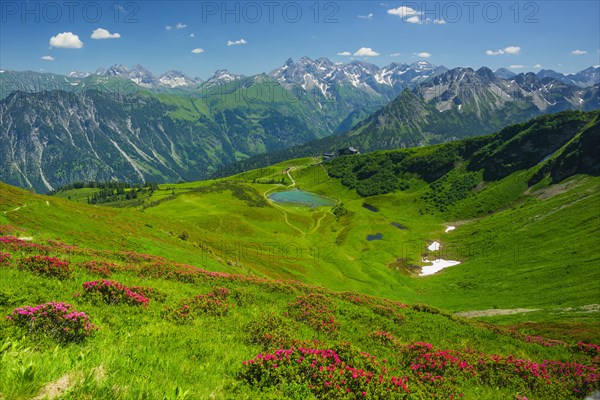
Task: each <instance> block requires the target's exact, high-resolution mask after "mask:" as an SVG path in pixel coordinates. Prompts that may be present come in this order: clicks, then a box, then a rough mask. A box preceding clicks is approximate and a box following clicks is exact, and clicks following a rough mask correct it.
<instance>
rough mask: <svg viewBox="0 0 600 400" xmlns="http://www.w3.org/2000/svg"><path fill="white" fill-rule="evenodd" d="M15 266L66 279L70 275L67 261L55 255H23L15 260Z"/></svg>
mask: <svg viewBox="0 0 600 400" xmlns="http://www.w3.org/2000/svg"><path fill="white" fill-rule="evenodd" d="M17 266H18V267H19V269H22V270H25V271H30V272H33V273H36V274H38V275H43V276H48V277H53V278H59V279H66V278H69V277H70V276H71V269H70V267H69V262H68V261H63V260H61V259H59V258H56V257H48V256H30V257H24V258H21V259H19V261H18V262H17Z"/></svg>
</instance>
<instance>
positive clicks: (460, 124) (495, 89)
mask: <svg viewBox="0 0 600 400" xmlns="http://www.w3.org/2000/svg"><path fill="white" fill-rule="evenodd" d="M498 75H502V76H507V74H506V71H496V73H494V72H492V71H491V70H490V69H488V68H485V67H483V68H480V69H479V70H477V71H475V70H473V69H471V68H454V69H452V70H448V69H446V68H445V67H437V66H434V65H432V64H429V63H427V62H424V61H422V62H418V63H414V64H411V65H408V64H397V63H394V64H390V65H389V66H386V67H384V68H379V67H377V66H375V65H373V64H368V63H363V62H359V61H353V62H350V63H347V64H335V63H333V62H331V61H330V60H328V59H325V58H320V59H317V60H311V59H309V58H307V57H303V58H301V59H300V60H298V61H297V62H294V61H292V60H291V59H290V60H288V61H287V62H286V63H285V64H284V65H283V66H281V67H280V68H277V69H275V70H274V71H272V72H270V73H269V74H259V75H255V76H250V77H245V76H243V75H236V74H232V73H230V72H228V71H226V70H219V71H216V72H215V74H214V75H213V76H212V77H210V78H209V79H207V80H206V81H201V80H200V79H197V78H190V77H188V76H186V75H185V74H183V73H181V72H177V71H169V72H167V73H165V74H162V75H160V76H158V77H156V76H155V75H153V74H152V73H151V72H149V71H148V70H146V69H145V68H143V67H142V66H139V65H136V66H134V67H132V68H131V69H128V68H126V67H124V66H122V65H115V66H112V67H110V68H108V69H102V68H100V69H98V70H97V71H96V72H95V73H93V74H88V73H82V72H78V71H73V72H72V73H71V74H69V76H63V75H56V74H40V73H35V72H15V71H2V73H0V80H1V82H0V83H2V85H0V87H2V88H3V93H2V95H3V96H4V97H3V100H1V101H0V144H1V146H0V163H1V164H2V165H3V168H2V172H1V173H0V179H1V180H3V181H5V182H7V183H11V184H14V185H18V186H22V187H30V188H33V189H35V190H37V191H49V190H53V189H55V188H56V187H57V186H61V185H65V184H68V183H71V182H73V181H81V180H113V179H118V180H126V181H134V182H139V181H159V182H164V181H177V180H181V179H183V180H195V179H202V178H205V177H207V176H210V175H211V174H215V173H216V174H221V175H223V174H227V173H231V172H239V171H240V170H244V169H247V168H249V167H253V168H254V167H257V166H262V165H266V164H268V163H272V162H273V161H282V160H284V159H289V158H293V157H290V155H293V156H296V157H297V156H300V155H306V156H314V155H318V154H320V153H321V152H323V151H329V150H335V149H338V148H341V147H346V146H355V147H358V148H359V149H360V150H361V151H363V152H365V151H373V150H381V149H390V148H397V147H412V146H422V145H425V144H434V143H441V142H446V141H452V140H456V139H459V138H464V137H468V136H475V135H482V134H486V133H491V132H493V131H496V130H498V129H501V128H503V127H504V126H507V125H509V124H511V123H517V122H522V121H525V120H527V119H529V118H532V117H534V116H537V115H540V114H545V113H553V112H558V111H562V110H567V109H577V110H594V109H598V108H600V100H599V86H598V83H597V80H598V68H597V67H592V68H590V69H588V70H584V71H582V72H581V73H579V74H576V75H573V76H571V78H569V79H570V80H571V81H572V82H575V81H577V82H579V83H580V84H574V83H569V82H568V81H565V79H566V77H565V79H558V78H555V77H552V76H545V77H541V76H540V74H533V73H526V74H518V75H514V76H507V78H500V77H499V76H498ZM584 82H585V85H584ZM594 82H596V84H595V85H593V86H589V85H590V84H591V83H594ZM586 85H587V86H586ZM217 170H219V171H218V172H216V171H217Z"/></svg>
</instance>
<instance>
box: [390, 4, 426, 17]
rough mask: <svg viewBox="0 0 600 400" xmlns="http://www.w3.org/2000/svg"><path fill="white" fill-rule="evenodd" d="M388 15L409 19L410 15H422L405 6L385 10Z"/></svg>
mask: <svg viewBox="0 0 600 400" xmlns="http://www.w3.org/2000/svg"><path fill="white" fill-rule="evenodd" d="M387 13H388V14H391V15H397V16H399V17H401V18H404V17H410V16H412V15H421V14H422V13H421V12H419V11H417V10H415V9H414V8H411V7H406V6H400V7H398V8H391V9H389V10H387Z"/></svg>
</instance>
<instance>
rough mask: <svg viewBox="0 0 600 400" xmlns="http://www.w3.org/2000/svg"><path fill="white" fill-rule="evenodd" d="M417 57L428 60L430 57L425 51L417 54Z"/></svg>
mask: <svg viewBox="0 0 600 400" xmlns="http://www.w3.org/2000/svg"><path fill="white" fill-rule="evenodd" d="M417 56H419V57H421V58H429V57H431V53H428V52H426V51H423V52H421V53H417Z"/></svg>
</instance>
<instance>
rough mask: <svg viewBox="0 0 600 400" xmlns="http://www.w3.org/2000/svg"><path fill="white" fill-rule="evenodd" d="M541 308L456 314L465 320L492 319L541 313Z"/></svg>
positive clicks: (495, 309) (494, 309)
mask: <svg viewBox="0 0 600 400" xmlns="http://www.w3.org/2000/svg"><path fill="white" fill-rule="evenodd" d="M539 310H540V309H539V308H511V309H504V310H503V309H497V308H492V309H491V310H476V311H463V312H459V313H456V314H454V315H457V316H459V317H463V318H477V317H492V316H495V315H511V314H522V313H528V312H533V311H539Z"/></svg>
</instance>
